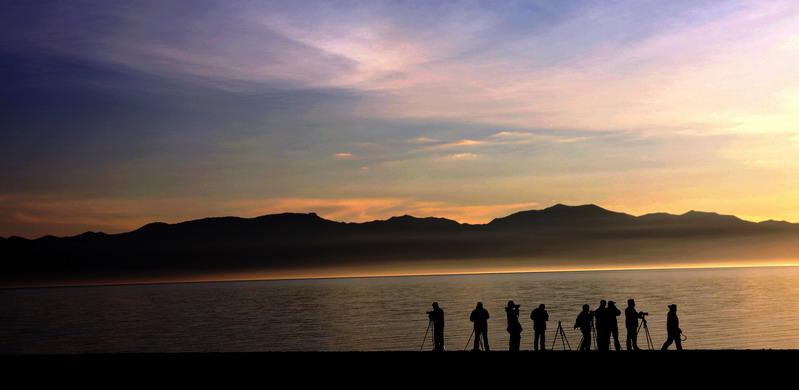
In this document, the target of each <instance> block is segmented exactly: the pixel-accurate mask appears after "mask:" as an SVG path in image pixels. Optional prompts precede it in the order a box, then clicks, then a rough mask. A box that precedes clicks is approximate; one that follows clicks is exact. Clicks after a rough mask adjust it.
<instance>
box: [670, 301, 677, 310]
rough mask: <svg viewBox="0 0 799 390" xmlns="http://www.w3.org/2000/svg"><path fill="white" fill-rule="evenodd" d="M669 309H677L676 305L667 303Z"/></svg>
mask: <svg viewBox="0 0 799 390" xmlns="http://www.w3.org/2000/svg"><path fill="white" fill-rule="evenodd" d="M669 311H677V305H675V304H673V303H672V304H671V305H669Z"/></svg>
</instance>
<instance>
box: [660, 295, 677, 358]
mask: <svg viewBox="0 0 799 390" xmlns="http://www.w3.org/2000/svg"><path fill="white" fill-rule="evenodd" d="M666 332H667V333H668V337H669V338H668V339H666V342H665V343H663V348H661V350H663V351H665V350H667V349H668V348H669V346H670V345H671V343H672V342H674V344H675V345H677V350H678V351H682V340H681V339H680V334H681V333H682V330H681V329H680V319H679V318H677V305H669V313H668V314H666Z"/></svg>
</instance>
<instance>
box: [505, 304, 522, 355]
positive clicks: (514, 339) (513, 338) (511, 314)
mask: <svg viewBox="0 0 799 390" xmlns="http://www.w3.org/2000/svg"><path fill="white" fill-rule="evenodd" d="M519 307H521V305H517V304H515V303H513V301H508V307H506V308H505V314H507V316H508V333H509V334H510V341H509V342H508V350H509V351H518V350H519V346H520V345H521V343H522V324H520V323H519Z"/></svg>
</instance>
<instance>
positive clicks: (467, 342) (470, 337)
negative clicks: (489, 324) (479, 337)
mask: <svg viewBox="0 0 799 390" xmlns="http://www.w3.org/2000/svg"><path fill="white" fill-rule="evenodd" d="M473 336H474V329H472V334H471V335H470V336H469V340H468V341H466V346H465V347H463V350H464V351H465V350H466V348H469V343H470V342H472V337H473Z"/></svg>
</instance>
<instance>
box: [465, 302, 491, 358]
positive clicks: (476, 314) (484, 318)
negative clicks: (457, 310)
mask: <svg viewBox="0 0 799 390" xmlns="http://www.w3.org/2000/svg"><path fill="white" fill-rule="evenodd" d="M489 318H491V316H490V315H489V314H488V310H486V309H483V302H477V307H475V308H474V310H472V314H471V315H470V316H469V321H471V322H474V348H473V349H472V351H479V350H480V340H481V339H480V337H482V340H483V347H484V348H485V350H486V351H489V350H490V349H489V348H488V319H489Z"/></svg>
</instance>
